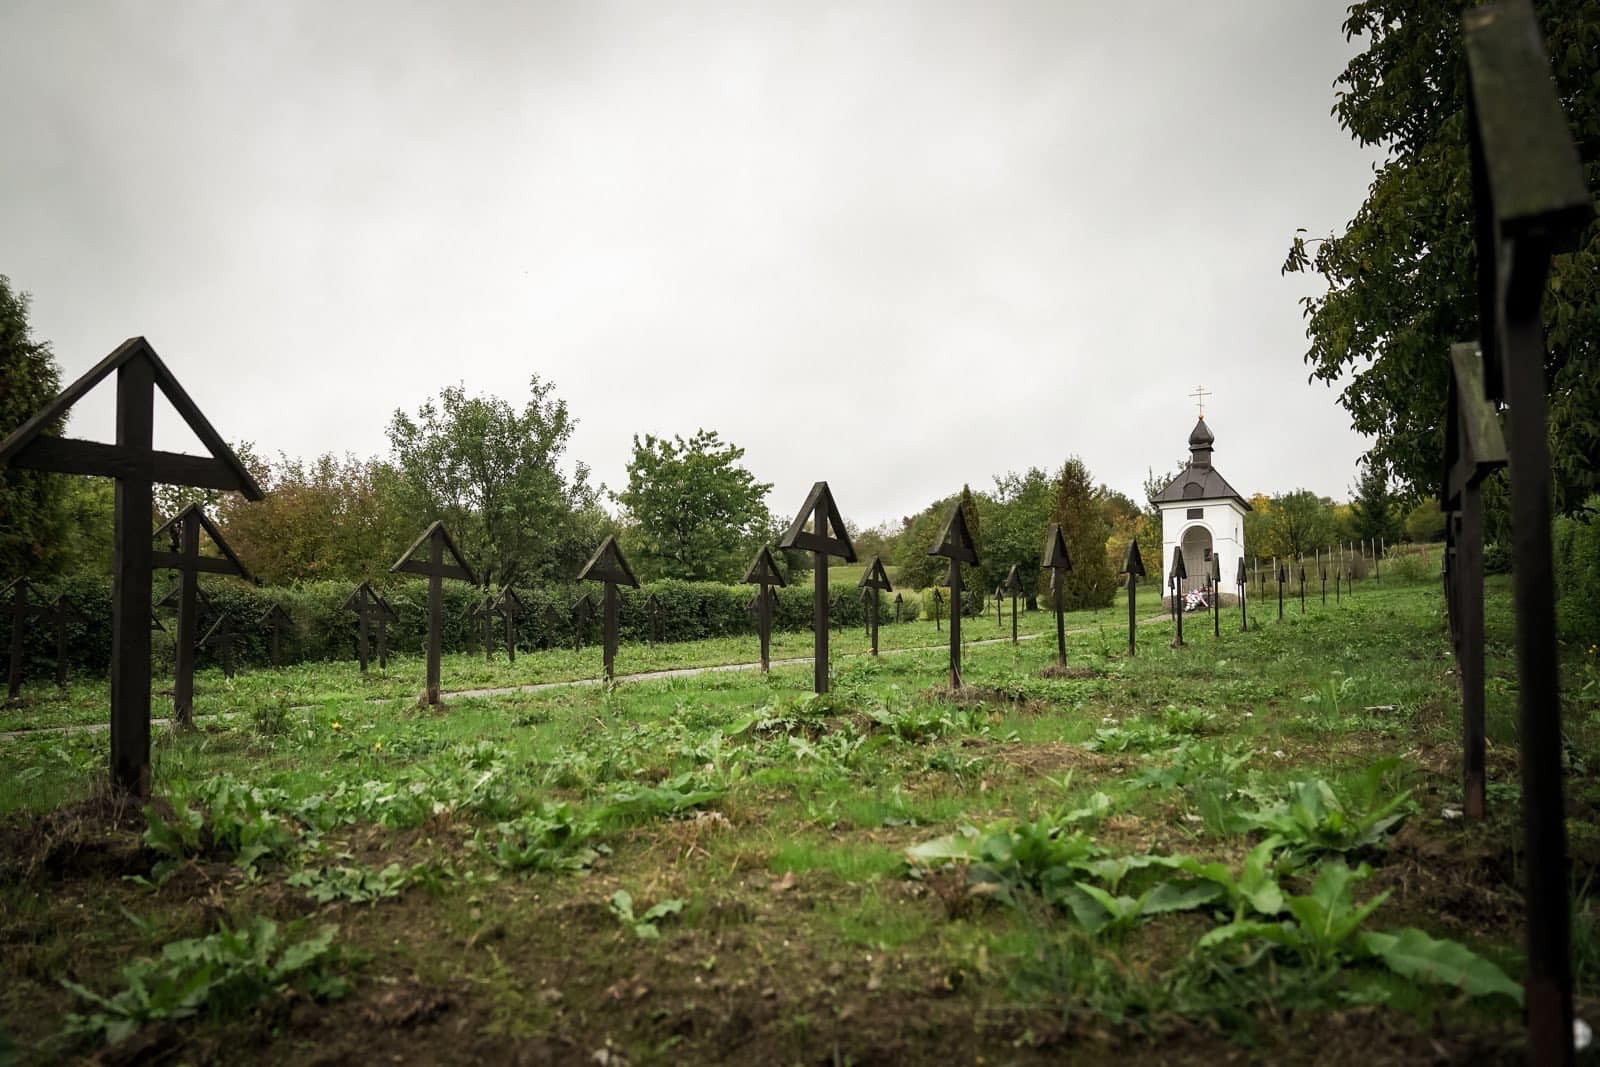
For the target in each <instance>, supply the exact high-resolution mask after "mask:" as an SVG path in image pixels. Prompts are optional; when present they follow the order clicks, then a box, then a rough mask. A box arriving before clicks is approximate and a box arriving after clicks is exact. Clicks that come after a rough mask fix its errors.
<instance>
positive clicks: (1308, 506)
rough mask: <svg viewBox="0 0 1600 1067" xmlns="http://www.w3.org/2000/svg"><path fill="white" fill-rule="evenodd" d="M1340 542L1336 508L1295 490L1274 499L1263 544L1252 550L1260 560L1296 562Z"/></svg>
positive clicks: (1267, 518)
mask: <svg viewBox="0 0 1600 1067" xmlns="http://www.w3.org/2000/svg"><path fill="white" fill-rule="evenodd" d="M1338 539H1339V528H1338V524H1337V523H1336V522H1335V521H1334V516H1333V504H1332V502H1331V501H1328V500H1323V499H1321V498H1320V497H1318V496H1317V494H1315V493H1313V492H1312V491H1311V490H1309V489H1296V490H1295V491H1294V492H1292V493H1280V494H1278V495H1277V496H1275V497H1273V498H1272V503H1271V506H1270V507H1268V508H1267V510H1266V529H1265V531H1264V532H1263V542H1264V543H1262V544H1258V545H1255V546H1253V547H1251V548H1250V551H1251V552H1254V553H1255V554H1256V555H1260V556H1276V557H1278V558H1279V559H1297V558H1299V557H1300V556H1309V555H1311V554H1312V553H1313V552H1315V551H1316V550H1317V549H1320V548H1324V547H1326V546H1328V545H1330V544H1332V543H1333V542H1334V541H1336V540H1338Z"/></svg>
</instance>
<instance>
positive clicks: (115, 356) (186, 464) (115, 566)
mask: <svg viewBox="0 0 1600 1067" xmlns="http://www.w3.org/2000/svg"><path fill="white" fill-rule="evenodd" d="M113 373H115V374H116V376H117V404H116V427H117V430H116V438H117V439H116V443H115V444H110V445H106V444H100V443H97V442H94V441H79V440H75V439H72V438H65V437H57V436H53V434H52V432H51V431H52V429H53V427H55V426H57V425H59V424H60V422H61V420H62V418H63V417H64V416H65V415H66V413H67V410H68V409H69V408H71V407H72V405H74V404H76V403H77V402H78V401H79V400H81V399H82V398H83V396H84V395H85V394H87V393H88V392H89V391H90V390H91V389H93V388H94V387H95V386H96V385H99V384H100V382H102V381H104V380H105V379H106V378H107V377H109V376H110V375H111V374H113ZM157 389H160V390H161V392H162V394H163V395H165V396H166V398H167V400H168V402H169V403H171V405H172V406H173V408H175V409H176V410H177V412H178V414H179V415H181V416H182V417H183V420H184V422H185V423H186V424H187V425H188V427H189V429H190V430H192V431H193V432H194V435H195V437H197V438H198V439H199V440H200V443H201V444H203V445H205V447H206V449H207V451H208V452H210V455H209V456H191V455H185V454H181V453H176V452H162V451H158V450H157V449H156V448H155V445H154V425H155V391H156V390H157ZM4 466H13V467H27V468H31V469H34V470H46V471H57V472H59V473H63V474H90V475H100V476H104V477H110V478H114V479H116V483H117V488H116V503H115V515H116V518H115V526H116V529H115V538H116V543H115V547H114V549H113V551H112V559H111V585H112V592H111V780H112V782H113V783H114V784H115V785H116V786H117V787H118V788H120V789H125V790H128V791H131V792H134V793H137V794H139V795H141V796H144V795H148V794H149V792H150V621H149V620H150V567H151V556H152V549H151V544H150V519H151V512H152V509H153V507H154V489H153V487H154V484H155V483H156V482H163V483H168V484H172V485H188V486H194V487H196V488H200V489H220V490H225V491H234V492H238V493H241V494H242V495H243V496H244V497H245V499H246V500H260V499H261V498H262V493H261V487H260V486H258V485H257V484H256V481H255V479H254V478H252V477H251V476H250V472H249V471H247V470H245V469H244V465H243V464H241V463H240V462H239V458H238V457H237V456H235V455H234V454H233V450H232V449H230V448H229V447H228V446H227V444H226V443H225V442H224V441H223V440H222V437H221V435H219V434H218V433H217V431H216V430H215V429H213V428H212V426H211V423H209V422H208V421H206V417H205V416H204V415H202V414H201V413H200V409H199V408H198V407H196V406H195V404H194V401H193V400H191V399H189V394H188V393H186V392H184V391H183V386H181V385H179V384H178V380H177V379H176V378H174V377H173V376H172V372H171V371H169V370H168V369H167V366H166V364H165V363H163V362H161V357H160V356H158V355H156V351H155V349H154V348H151V347H150V343H149V342H148V341H146V340H145V339H144V338H143V337H133V338H130V339H128V340H127V341H124V342H123V343H122V344H121V345H120V346H118V347H117V349H116V351H114V352H112V353H111V354H110V355H108V356H107V357H106V358H105V359H103V360H101V361H100V362H99V363H97V364H95V366H94V367H93V368H91V369H90V370H89V371H88V373H86V374H84V375H83V377H81V378H79V379H78V380H77V381H75V382H73V383H72V384H71V385H69V386H67V388H65V389H63V390H62V391H61V394H60V395H59V396H57V397H56V398H55V399H54V400H52V401H51V402H50V403H49V404H47V405H46V406H45V407H44V409H43V410H41V411H39V412H38V413H37V414H35V415H34V416H33V418H31V419H29V420H28V421H27V422H25V423H23V424H22V425H21V426H19V427H18V428H17V429H16V431H15V432H13V433H12V434H11V436H10V437H7V438H6V439H5V440H4V441H0V467H4Z"/></svg>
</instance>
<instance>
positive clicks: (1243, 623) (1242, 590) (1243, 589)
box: [1233, 556, 1326, 633]
mask: <svg viewBox="0 0 1600 1067" xmlns="http://www.w3.org/2000/svg"><path fill="white" fill-rule="evenodd" d="M1233 584H1234V585H1235V586H1236V587H1238V590H1239V632H1240V633H1244V632H1246V631H1248V630H1249V629H1250V614H1249V609H1248V608H1247V607H1246V606H1245V595H1246V594H1247V593H1248V592H1249V591H1250V576H1249V575H1248V574H1246V573H1245V569H1244V557H1243V556H1240V557H1239V569H1238V571H1236V572H1235V573H1234V576H1233ZM1324 588H1326V586H1324Z"/></svg>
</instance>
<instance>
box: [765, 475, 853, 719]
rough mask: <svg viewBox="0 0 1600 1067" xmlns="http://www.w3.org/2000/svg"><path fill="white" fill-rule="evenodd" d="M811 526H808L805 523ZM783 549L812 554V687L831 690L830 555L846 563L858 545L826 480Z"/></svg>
mask: <svg viewBox="0 0 1600 1067" xmlns="http://www.w3.org/2000/svg"><path fill="white" fill-rule="evenodd" d="M807 523H810V524H811V528H810V529H807V528H806V524H807ZM778 547H779V548H782V549H796V548H798V549H801V550H803V551H806V552H810V553H811V572H812V576H813V583H814V589H815V592H814V593H813V596H812V601H811V614H812V618H811V630H812V633H813V635H814V637H813V649H812V687H813V688H814V689H815V691H816V692H818V693H826V692H827V691H828V558H829V557H830V556H838V557H839V558H840V559H842V560H844V561H845V562H846V563H854V562H855V561H856V548H855V545H853V544H851V543H850V534H849V533H848V532H846V530H845V528H844V517H843V516H841V515H840V514H839V508H838V505H836V504H835V503H834V502H833V493H832V492H831V491H830V490H829V489H828V483H827V482H818V483H817V484H816V485H813V486H812V487H811V492H810V493H808V494H807V495H806V499H805V503H803V504H801V505H800V511H799V514H797V515H795V517H794V522H792V523H790V524H789V529H788V530H786V531H785V532H784V535H783V537H782V538H781V539H780V540H779V541H778Z"/></svg>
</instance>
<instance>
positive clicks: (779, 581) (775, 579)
mask: <svg viewBox="0 0 1600 1067" xmlns="http://www.w3.org/2000/svg"><path fill="white" fill-rule="evenodd" d="M744 580H745V581H746V582H751V583H753V584H755V585H756V586H757V587H758V588H757V589H756V596H755V601H754V603H755V609H756V634H757V635H758V636H759V638H760V641H761V670H762V672H763V673H765V672H766V671H767V670H769V669H770V667H771V659H770V657H771V644H772V609H773V608H774V607H775V606H776V602H777V596H778V589H779V588H781V587H783V586H786V585H788V584H789V583H788V582H786V581H784V579H783V572H782V571H780V570H779V569H778V564H777V563H776V562H775V561H774V560H773V558H772V553H771V552H770V551H768V550H767V547H766V546H765V545H763V546H761V551H759V552H757V553H756V555H755V558H754V559H752V560H751V561H750V566H748V567H746V568H745V572H744Z"/></svg>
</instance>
